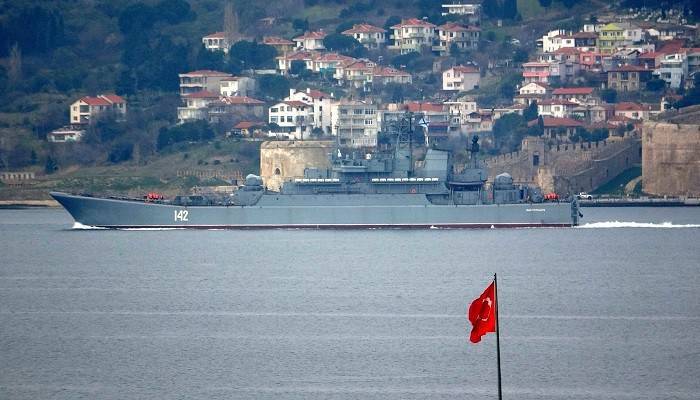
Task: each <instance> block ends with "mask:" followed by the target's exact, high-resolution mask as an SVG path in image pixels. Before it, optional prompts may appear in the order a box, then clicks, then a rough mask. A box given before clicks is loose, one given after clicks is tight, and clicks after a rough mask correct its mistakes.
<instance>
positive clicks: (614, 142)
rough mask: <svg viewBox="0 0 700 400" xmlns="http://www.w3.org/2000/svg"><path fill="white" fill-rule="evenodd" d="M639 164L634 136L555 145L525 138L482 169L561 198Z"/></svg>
mask: <svg viewBox="0 0 700 400" xmlns="http://www.w3.org/2000/svg"><path fill="white" fill-rule="evenodd" d="M640 162H641V150H640V141H639V138H638V137H636V136H635V135H628V136H626V137H621V138H617V137H614V138H610V139H608V140H603V141H599V142H583V143H566V144H559V145H548V144H547V143H546V141H545V139H543V138H540V137H527V138H525V139H523V141H522V144H521V150H520V151H516V152H513V153H507V154H501V155H498V156H495V157H492V158H489V159H487V160H486V166H487V168H488V171H489V178H490V179H493V178H494V177H495V176H496V175H498V174H500V173H503V172H508V173H509V174H511V175H512V176H513V180H514V181H515V182H517V183H520V184H534V185H538V186H540V187H541V188H542V189H543V190H544V191H546V192H550V191H553V192H556V193H559V194H561V195H565V194H573V193H576V192H583V191H591V190H594V189H595V188H597V187H599V186H600V185H603V184H604V183H606V182H608V181H609V180H611V179H612V178H614V177H615V176H617V175H618V174H619V173H621V172H622V171H624V170H625V169H627V168H630V167H631V166H633V165H634V164H639V163H640Z"/></svg>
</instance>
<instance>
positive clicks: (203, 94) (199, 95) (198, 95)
mask: <svg viewBox="0 0 700 400" xmlns="http://www.w3.org/2000/svg"><path fill="white" fill-rule="evenodd" d="M182 97H187V98H188V99H218V98H219V94H218V93H214V92H210V91H208V90H201V91H199V92H194V93H187V94H183V95H182Z"/></svg>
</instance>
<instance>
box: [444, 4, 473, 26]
mask: <svg viewBox="0 0 700 400" xmlns="http://www.w3.org/2000/svg"><path fill="white" fill-rule="evenodd" d="M455 3H457V4H454V3H452V4H442V15H443V16H447V15H458V16H460V17H461V18H463V19H464V18H466V19H467V22H468V23H469V24H478V23H479V22H481V4H476V3H461V2H455Z"/></svg>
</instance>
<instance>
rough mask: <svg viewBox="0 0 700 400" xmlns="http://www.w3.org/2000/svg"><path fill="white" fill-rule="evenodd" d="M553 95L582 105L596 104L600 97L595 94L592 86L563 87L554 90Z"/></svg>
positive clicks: (558, 98) (555, 97)
mask: <svg viewBox="0 0 700 400" xmlns="http://www.w3.org/2000/svg"><path fill="white" fill-rule="evenodd" d="M552 97H553V98H554V99H557V100H568V101H570V102H572V103H577V104H581V105H592V106H593V105H596V104H598V103H599V101H598V99H597V98H596V97H594V96H593V88H592V87H562V88H556V89H554V91H552Z"/></svg>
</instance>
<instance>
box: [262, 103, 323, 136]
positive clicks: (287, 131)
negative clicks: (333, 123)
mask: <svg viewBox="0 0 700 400" xmlns="http://www.w3.org/2000/svg"><path fill="white" fill-rule="evenodd" d="M313 108H314V107H313V104H309V103H306V102H303V101H300V100H284V101H282V102H280V103H277V104H275V105H273V106H272V107H270V109H269V112H268V122H269V123H270V124H271V125H272V124H276V125H277V128H275V129H271V130H270V132H269V135H270V136H274V137H278V138H284V139H290V140H292V139H308V138H309V137H310V136H311V132H312V130H313V125H314V118H313V117H314V114H313Z"/></svg>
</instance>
